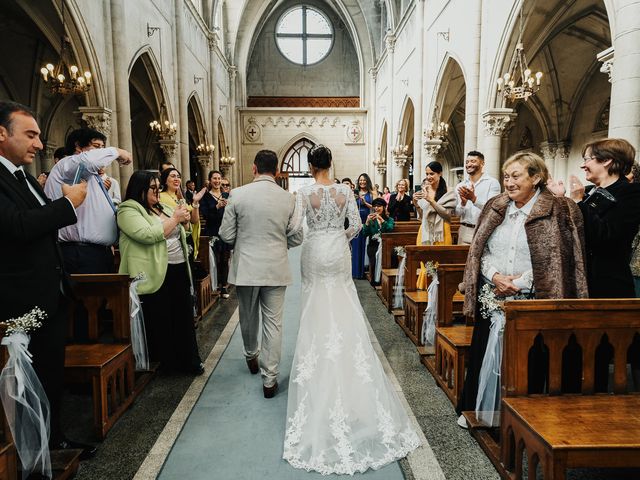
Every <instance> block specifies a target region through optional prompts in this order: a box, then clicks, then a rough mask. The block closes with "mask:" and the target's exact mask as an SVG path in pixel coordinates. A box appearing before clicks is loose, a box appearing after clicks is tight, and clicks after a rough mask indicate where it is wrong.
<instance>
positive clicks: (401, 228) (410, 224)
mask: <svg viewBox="0 0 640 480" xmlns="http://www.w3.org/2000/svg"><path fill="white" fill-rule="evenodd" d="M420 225H421V222H420V220H409V221H407V222H395V223H394V224H393V231H394V233H407V232H416V235H417V233H418V229H419V228H420ZM415 240H416V239H415V238H414V239H413V242H412V243H416V242H415Z"/></svg>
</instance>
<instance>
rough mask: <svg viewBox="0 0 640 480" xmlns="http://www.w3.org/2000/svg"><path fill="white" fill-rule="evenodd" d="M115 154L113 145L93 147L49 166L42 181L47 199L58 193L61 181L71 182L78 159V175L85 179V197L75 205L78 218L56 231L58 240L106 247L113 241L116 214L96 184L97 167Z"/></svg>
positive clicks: (97, 181) (105, 163)
mask: <svg viewBox="0 0 640 480" xmlns="http://www.w3.org/2000/svg"><path fill="white" fill-rule="evenodd" d="M117 158H118V150H117V149H116V148H113V147H110V148H97V149H95V150H88V151H86V152H82V153H79V154H77V155H71V156H69V157H65V158H63V159H62V160H60V161H59V162H58V163H56V164H55V165H54V166H53V168H52V169H51V173H49V178H47V183H46V184H45V193H46V194H47V196H48V197H49V198H51V199H57V198H60V197H62V184H63V183H67V184H71V183H73V180H74V177H75V175H76V172H77V170H78V167H79V166H80V164H81V163H83V164H84V166H85V168H86V171H85V172H84V174H83V175H82V178H83V179H84V180H86V181H87V197H86V198H85V200H84V202H82V204H81V205H80V206H79V207H78V208H77V209H76V214H77V216H78V222H77V223H76V224H74V225H69V226H68V227H64V228H61V229H60V230H59V231H58V239H59V240H60V241H61V242H84V243H94V244H97V245H104V246H107V247H108V246H111V245H114V244H115V243H116V240H117V239H118V227H117V225H116V216H115V213H114V211H113V208H112V204H111V202H110V200H109V199H108V198H107V196H106V195H105V193H104V191H103V190H102V188H101V187H100V182H101V179H100V177H99V175H98V170H100V169H101V168H106V167H107V166H109V165H110V164H111V162H113V161H114V160H115V159H117Z"/></svg>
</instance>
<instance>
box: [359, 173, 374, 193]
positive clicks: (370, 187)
mask: <svg viewBox="0 0 640 480" xmlns="http://www.w3.org/2000/svg"><path fill="white" fill-rule="evenodd" d="M362 177H364V179H365V180H366V181H367V192H369V193H371V192H373V183H372V182H371V177H369V175H367V174H366V173H361V174H360V175H358V180H357V181H356V191H359V190H360V179H361V178H362Z"/></svg>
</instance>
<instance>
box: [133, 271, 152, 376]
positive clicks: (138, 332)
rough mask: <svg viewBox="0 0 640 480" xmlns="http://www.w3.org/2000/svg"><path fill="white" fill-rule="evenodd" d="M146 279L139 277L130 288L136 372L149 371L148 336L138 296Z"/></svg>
mask: <svg viewBox="0 0 640 480" xmlns="http://www.w3.org/2000/svg"><path fill="white" fill-rule="evenodd" d="M145 280H146V277H145V276H144V275H138V276H137V277H135V278H134V279H133V281H132V282H131V285H130V286H129V317H130V323H131V348H132V350H133V356H134V358H135V359H136V370H149V353H148V351H147V334H146V331H145V328H144V314H143V313H142V304H141V302H140V297H139V296H138V284H140V283H141V282H144V281H145Z"/></svg>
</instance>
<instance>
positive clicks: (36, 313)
mask: <svg viewBox="0 0 640 480" xmlns="http://www.w3.org/2000/svg"><path fill="white" fill-rule="evenodd" d="M46 316H47V314H46V313H45V312H44V311H43V310H41V309H40V308H38V307H35V308H33V309H32V310H31V311H30V312H28V313H25V314H24V315H22V316H21V317H18V318H10V319H9V320H6V321H4V322H3V323H4V324H5V325H6V327H7V333H6V335H7V336H9V335H11V334H13V333H29V332H33V331H34V330H37V329H38V328H40V327H41V326H42V320H44V319H45V318H46Z"/></svg>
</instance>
